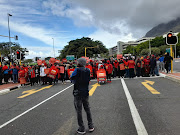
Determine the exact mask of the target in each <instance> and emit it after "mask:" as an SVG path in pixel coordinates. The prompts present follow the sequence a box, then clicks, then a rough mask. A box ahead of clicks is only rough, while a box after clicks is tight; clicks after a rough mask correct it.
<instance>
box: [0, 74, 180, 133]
mask: <svg viewBox="0 0 180 135" xmlns="http://www.w3.org/2000/svg"><path fill="white" fill-rule="evenodd" d="M96 83H97V81H96V80H93V81H91V83H90V86H89V88H90V89H91V88H93V87H97V88H96V90H95V91H94V93H93V95H92V96H90V99H89V100H90V106H91V111H92V117H93V122H94V125H95V131H94V132H93V133H89V132H88V131H87V133H86V134H89V135H90V134H91V135H146V134H148V135H179V133H180V122H179V120H180V97H179V95H180V84H179V83H176V82H173V81H171V80H168V79H165V78H161V77H153V78H135V79H119V78H116V79H115V80H113V81H112V82H111V83H107V84H103V85H101V86H97V84H96ZM94 84H95V85H94ZM92 85H94V86H92ZM72 90H73V85H72V84H70V83H67V84H66V85H62V84H60V83H59V84H56V85H54V86H48V85H47V86H37V85H36V86H33V87H30V86H26V87H24V88H19V89H17V90H15V91H12V92H10V93H6V94H4V95H0V135H76V134H77V133H76V130H77V128H78V125H77V119H76V112H75V109H74V105H73V96H72ZM83 118H84V123H85V125H86V130H88V126H87V120H86V115H85V113H84V111H83Z"/></svg>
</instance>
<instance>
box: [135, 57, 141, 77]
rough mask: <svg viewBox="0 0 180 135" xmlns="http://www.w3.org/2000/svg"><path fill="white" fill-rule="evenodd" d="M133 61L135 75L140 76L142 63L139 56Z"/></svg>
mask: <svg viewBox="0 0 180 135" xmlns="http://www.w3.org/2000/svg"><path fill="white" fill-rule="evenodd" d="M135 63H136V76H137V77H140V76H141V65H142V63H141V60H140V58H139V57H137V59H136V62H135Z"/></svg>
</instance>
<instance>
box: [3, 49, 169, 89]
mask: <svg viewBox="0 0 180 135" xmlns="http://www.w3.org/2000/svg"><path fill="white" fill-rule="evenodd" d="M171 60H172V57H171V56H169V53H167V54H166V55H165V56H154V55H151V56H145V57H143V56H141V57H139V56H137V57H134V56H133V57H131V56H128V57H123V56H122V57H121V58H120V59H114V58H111V59H103V60H94V61H93V60H89V61H88V63H87V64H86V68H89V69H90V76H91V78H93V79H94V78H97V71H98V70H99V69H105V71H106V76H107V80H108V82H111V78H112V77H113V78H114V77H119V78H120V77H122V78H134V77H136V76H137V77H140V76H142V77H149V76H155V75H156V76H159V70H161V71H166V72H167V73H168V72H169V71H170V70H171V69H170V67H171V66H170V65H171ZM75 68H77V62H76V61H73V62H65V63H63V62H60V63H51V64H46V63H42V64H41V65H35V66H33V65H24V64H23V65H22V66H20V65H16V64H15V63H14V64H13V65H11V66H10V67H9V66H8V65H7V64H5V65H3V66H0V85H2V80H3V82H4V83H8V82H10V81H12V82H13V83H18V82H20V83H21V85H23V84H24V85H25V84H27V83H30V84H31V86H32V85H34V84H41V85H45V84H47V83H48V84H50V85H51V84H52V83H53V84H56V83H58V81H59V80H60V81H62V84H65V82H66V80H68V79H69V78H70V75H71V73H72V72H73V71H74V70H75Z"/></svg>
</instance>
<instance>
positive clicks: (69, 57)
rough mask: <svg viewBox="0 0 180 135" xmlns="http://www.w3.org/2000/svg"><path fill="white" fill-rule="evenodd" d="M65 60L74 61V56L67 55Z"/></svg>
mask: <svg viewBox="0 0 180 135" xmlns="http://www.w3.org/2000/svg"><path fill="white" fill-rule="evenodd" d="M66 59H67V60H74V55H67V56H66Z"/></svg>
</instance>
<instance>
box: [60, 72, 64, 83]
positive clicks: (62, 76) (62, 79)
mask: <svg viewBox="0 0 180 135" xmlns="http://www.w3.org/2000/svg"><path fill="white" fill-rule="evenodd" d="M60 75H61V81H62V82H64V81H65V77H64V75H65V74H62V73H60Z"/></svg>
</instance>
